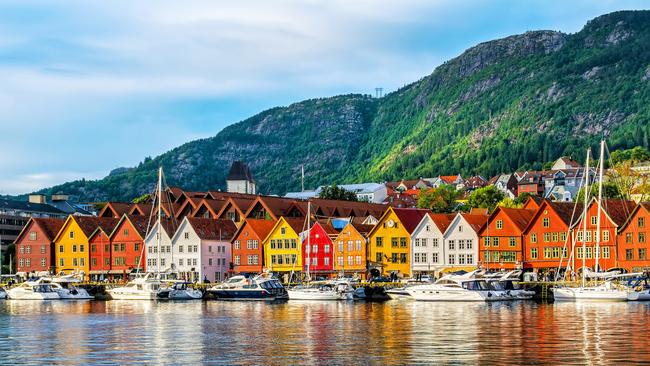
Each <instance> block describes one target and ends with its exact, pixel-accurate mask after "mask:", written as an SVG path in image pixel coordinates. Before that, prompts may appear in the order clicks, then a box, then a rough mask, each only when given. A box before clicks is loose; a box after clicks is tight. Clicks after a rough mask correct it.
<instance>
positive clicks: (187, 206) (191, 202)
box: [174, 197, 203, 218]
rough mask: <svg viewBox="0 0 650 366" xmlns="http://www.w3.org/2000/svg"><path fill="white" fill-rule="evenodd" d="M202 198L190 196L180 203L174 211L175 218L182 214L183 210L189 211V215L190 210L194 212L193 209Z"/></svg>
mask: <svg viewBox="0 0 650 366" xmlns="http://www.w3.org/2000/svg"><path fill="white" fill-rule="evenodd" d="M202 200H203V198H198V197H190V198H188V199H186V200H185V202H183V204H181V205H180V207H179V208H178V211H175V212H174V215H175V216H176V218H179V217H180V216H182V215H183V212H189V215H191V214H192V212H194V210H195V209H196V208H197V207H199V205H200V204H201V201H202Z"/></svg>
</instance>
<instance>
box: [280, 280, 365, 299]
mask: <svg viewBox="0 0 650 366" xmlns="http://www.w3.org/2000/svg"><path fill="white" fill-rule="evenodd" d="M287 293H288V294H289V300H354V289H353V288H352V286H350V285H349V284H347V283H345V282H338V283H337V282H331V283H323V284H318V285H316V284H314V285H311V286H297V287H294V288H292V289H290V290H287Z"/></svg>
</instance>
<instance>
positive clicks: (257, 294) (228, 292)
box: [208, 274, 288, 301]
mask: <svg viewBox="0 0 650 366" xmlns="http://www.w3.org/2000/svg"><path fill="white" fill-rule="evenodd" d="M208 292H209V293H210V294H212V295H213V296H214V297H215V298H216V299H218V300H263V301H273V300H286V299H287V298H288V297H287V291H286V290H285V288H284V286H282V284H281V283H280V281H278V280H277V279H276V278H273V277H271V276H269V275H267V274H262V275H259V276H256V277H254V278H247V277H244V276H233V277H230V278H229V279H228V280H226V281H224V282H222V283H220V284H218V285H215V286H212V287H210V288H209V289H208Z"/></svg>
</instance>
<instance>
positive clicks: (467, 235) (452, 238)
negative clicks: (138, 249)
mask: <svg viewBox="0 0 650 366" xmlns="http://www.w3.org/2000/svg"><path fill="white" fill-rule="evenodd" d="M487 219H488V216H487V215H470V214H466V213H460V212H459V213H457V214H456V216H455V217H454V218H453V220H452V221H451V223H450V224H449V227H448V228H447V231H446V232H445V234H444V238H445V245H444V251H445V266H446V267H447V268H453V267H474V266H476V264H477V262H478V251H479V240H478V231H479V230H480V229H481V227H482V226H483V225H484V224H486V222H487Z"/></svg>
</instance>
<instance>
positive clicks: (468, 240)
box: [467, 239, 474, 249]
mask: <svg viewBox="0 0 650 366" xmlns="http://www.w3.org/2000/svg"><path fill="white" fill-rule="evenodd" d="M473 248H474V240H472V239H467V249H473Z"/></svg>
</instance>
